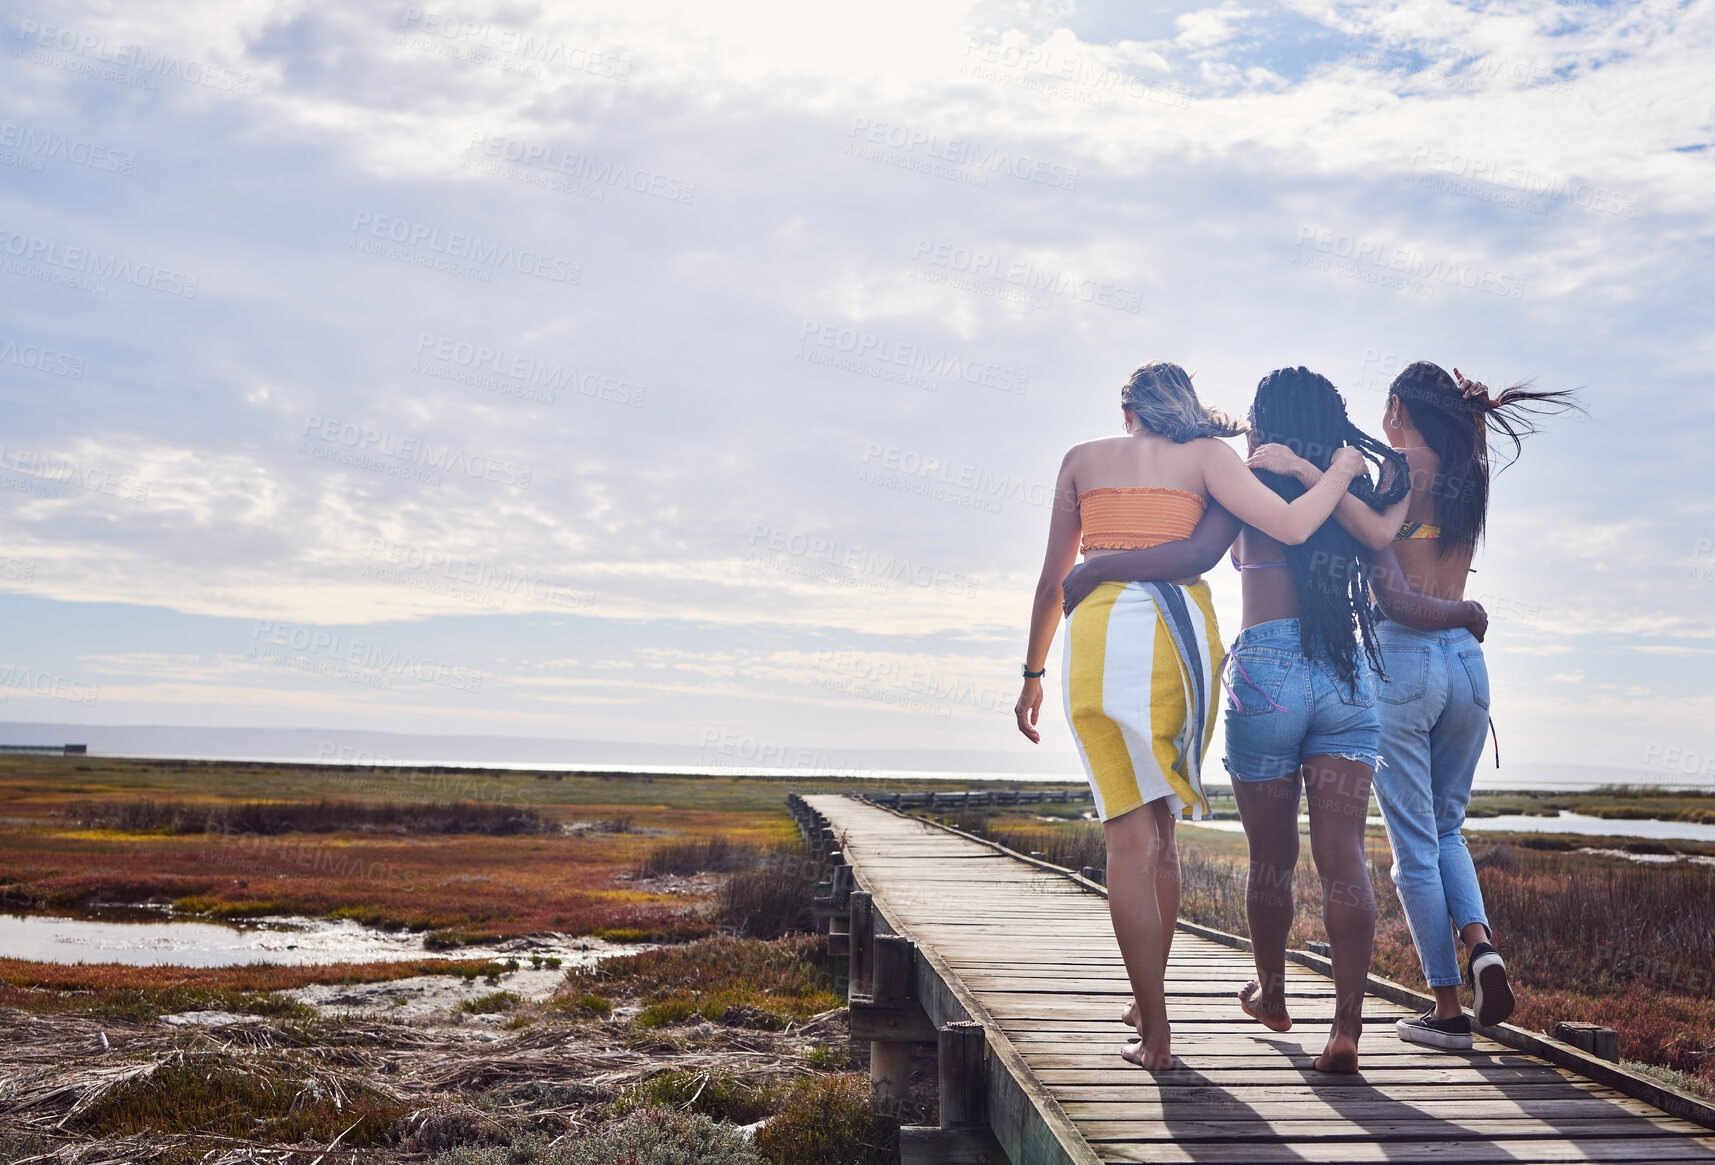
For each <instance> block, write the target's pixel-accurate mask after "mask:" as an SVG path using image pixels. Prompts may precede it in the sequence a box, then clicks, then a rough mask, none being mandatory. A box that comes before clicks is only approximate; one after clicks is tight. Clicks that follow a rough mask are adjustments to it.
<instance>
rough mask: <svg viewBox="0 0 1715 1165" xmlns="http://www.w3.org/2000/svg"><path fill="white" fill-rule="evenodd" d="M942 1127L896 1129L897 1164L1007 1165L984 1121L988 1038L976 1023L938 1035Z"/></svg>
mask: <svg viewBox="0 0 1715 1165" xmlns="http://www.w3.org/2000/svg"><path fill="white" fill-rule="evenodd" d="M937 1043H938V1049H937V1050H938V1052H939V1056H938V1062H937V1066H938V1068H939V1070H940V1085H941V1125H940V1127H939V1128H931V1127H926V1126H920V1125H905V1126H903V1127H902V1128H901V1129H900V1130H899V1160H900V1163H901V1165H950V1163H951V1165H1008V1162H1007V1156H1006V1150H1005V1149H1003V1148H1001V1145H1000V1142H999V1140H997V1139H996V1137H995V1135H994V1131H993V1130H992V1129H991V1128H990V1127H989V1123H988V1076H987V1071H988V1068H987V1059H988V1056H987V1050H988V1041H987V1036H986V1034H985V1033H984V1031H983V1027H982V1025H981V1024H979V1023H970V1022H964V1021H961V1022H958V1023H950V1024H948V1025H947V1026H946V1027H943V1028H942V1029H941V1030H940V1031H939V1032H938V1033H937Z"/></svg>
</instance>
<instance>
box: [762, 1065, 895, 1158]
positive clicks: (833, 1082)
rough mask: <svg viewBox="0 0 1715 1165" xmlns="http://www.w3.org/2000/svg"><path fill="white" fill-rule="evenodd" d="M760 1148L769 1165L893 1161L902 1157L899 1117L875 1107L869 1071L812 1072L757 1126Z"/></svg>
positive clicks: (795, 1085)
mask: <svg viewBox="0 0 1715 1165" xmlns="http://www.w3.org/2000/svg"><path fill="white" fill-rule="evenodd" d="M756 1149H757V1152H759V1153H760V1154H761V1155H762V1157H763V1159H764V1160H766V1161H767V1162H768V1165H832V1163H834V1162H838V1163H839V1165H888V1163H889V1162H893V1161H897V1160H899V1123H898V1122H897V1121H893V1120H889V1119H888V1118H886V1117H883V1116H879V1115H878V1114H877V1113H876V1112H875V1111H874V1109H873V1108H872V1107H871V1105H870V1098H869V1077H868V1076H867V1075H865V1074H863V1073H861V1072H850V1073H841V1074H839V1075H835V1076H812V1077H808V1078H805V1079H802V1080H800V1081H798V1082H797V1083H796V1084H794V1086H793V1088H792V1091H791V1094H790V1095H789V1097H788V1098H787V1101H786V1103H785V1105H784V1106H782V1108H781V1109H780V1111H779V1112H778V1113H777V1114H776V1115H775V1117H774V1119H773V1120H771V1121H769V1122H768V1123H767V1124H765V1125H763V1126H762V1127H761V1128H760V1129H758V1130H757V1131H756Z"/></svg>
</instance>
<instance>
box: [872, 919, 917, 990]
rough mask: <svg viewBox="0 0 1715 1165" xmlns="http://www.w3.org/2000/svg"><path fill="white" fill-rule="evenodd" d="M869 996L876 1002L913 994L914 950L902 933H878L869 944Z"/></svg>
mask: <svg viewBox="0 0 1715 1165" xmlns="http://www.w3.org/2000/svg"><path fill="white" fill-rule="evenodd" d="M869 949H870V959H871V962H870V968H869V987H870V990H869V997H870V999H871V1000H872V1001H874V1002H876V1003H890V1004H892V1003H905V1002H908V1001H910V1000H914V999H916V998H917V965H916V954H917V952H916V950H915V949H914V948H913V947H912V945H911V940H910V939H908V938H906V937H904V936H903V935H897V934H878V935H876V936H875V941H874V942H872V943H871V944H870V948H869Z"/></svg>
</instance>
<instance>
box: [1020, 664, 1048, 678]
mask: <svg viewBox="0 0 1715 1165" xmlns="http://www.w3.org/2000/svg"><path fill="white" fill-rule="evenodd" d="M1023 670H1024V678H1025V679H1027V680H1039V679H1041V678H1042V677H1043V676H1045V675H1047V674H1048V665H1047V664H1043V665H1042V670H1041V671H1031V670H1030V665H1029V664H1025V665H1024V669H1023Z"/></svg>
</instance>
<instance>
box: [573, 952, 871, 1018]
mask: <svg viewBox="0 0 1715 1165" xmlns="http://www.w3.org/2000/svg"><path fill="white" fill-rule="evenodd" d="M825 952H826V944H825V942H824V941H823V940H822V939H821V938H820V937H819V936H816V935H791V936H788V937H786V938H781V939H777V940H775V941H773V942H764V941H760V940H756V939H744V938H728V937H722V938H712V939H704V940H703V941H701V942H695V943H690V944H687V945H685V946H679V947H663V948H661V949H659V950H653V951H645V952H643V953H642V954H636V955H624V956H621V957H619V958H613V959H605V960H603V961H602V962H600V963H598V964H596V965H595V966H593V967H580V968H578V969H577V970H574V971H569V972H567V974H566V985H565V987H564V988H563V990H562V991H561V993H560V996H559V998H560V999H562V1000H568V1001H583V1002H582V1004H581V1005H583V1006H588V1003H587V999H588V997H591V996H594V997H598V998H602V999H606V1000H608V1001H609V1002H610V1003H617V1002H620V1001H627V1002H631V1003H633V1004H635V1005H636V1006H638V1007H640V1008H641V1010H640V1011H639V1013H638V1015H637V1019H636V1022H637V1023H638V1024H639V1025H640V1026H642V1027H646V1028H658V1027H665V1026H667V1025H670V1024H677V1023H684V1022H687V1021H691V1020H706V1021H709V1022H712V1023H721V1024H728V1025H731V1026H735V1027H744V1028H760V1029H763V1030H780V1029H783V1028H785V1027H787V1026H788V1025H790V1024H792V1023H794V1022H797V1021H802V1020H806V1019H809V1018H810V1017H812V1016H815V1015H818V1014H821V1013H823V1012H827V1011H831V1010H834V1009H836V1008H839V1007H841V1006H842V1005H843V1004H844V998H843V996H842V994H840V993H839V992H838V991H837V989H838V988H839V987H840V986H841V985H840V984H839V982H838V981H837V980H836V978H835V975H836V970H837V968H838V964H836V963H835V962H834V961H833V960H831V959H829V958H828V956H827V955H826V953H825ZM576 1005H577V1004H573V1003H570V1002H568V1003H566V1004H564V1006H566V1007H568V1008H569V1007H572V1006H576Z"/></svg>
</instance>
